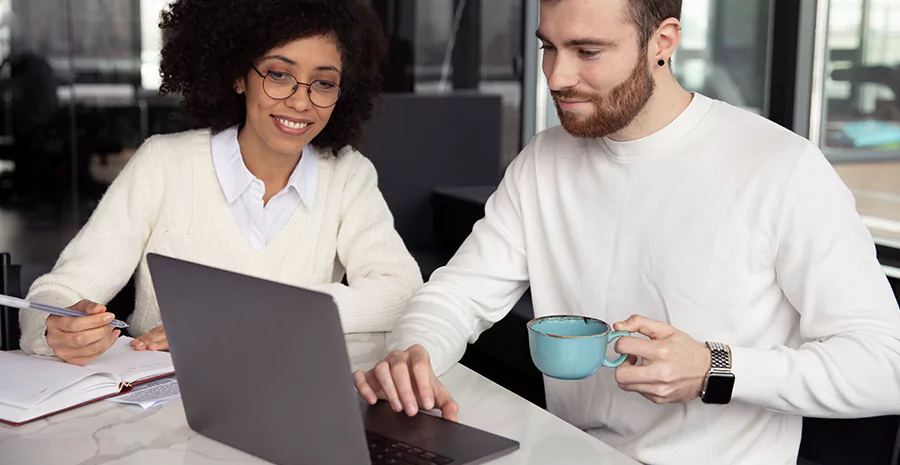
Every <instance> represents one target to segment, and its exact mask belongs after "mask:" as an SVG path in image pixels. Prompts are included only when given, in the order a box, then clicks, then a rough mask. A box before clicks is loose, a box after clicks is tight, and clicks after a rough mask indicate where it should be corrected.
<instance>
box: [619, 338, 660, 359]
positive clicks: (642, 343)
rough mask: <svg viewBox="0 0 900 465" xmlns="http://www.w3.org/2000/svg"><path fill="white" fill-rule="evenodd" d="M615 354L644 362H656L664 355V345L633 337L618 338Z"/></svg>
mask: <svg viewBox="0 0 900 465" xmlns="http://www.w3.org/2000/svg"><path fill="white" fill-rule="evenodd" d="M615 349H616V352H618V353H620V354H628V355H634V356H637V357H641V358H643V359H645V360H658V359H660V358H663V357H664V356H665V355H666V354H665V349H664V345H663V343H662V342H659V341H648V340H646V339H641V338H639V337H634V336H624V337H620V338H619V339H618V340H617V341H616V347H615Z"/></svg>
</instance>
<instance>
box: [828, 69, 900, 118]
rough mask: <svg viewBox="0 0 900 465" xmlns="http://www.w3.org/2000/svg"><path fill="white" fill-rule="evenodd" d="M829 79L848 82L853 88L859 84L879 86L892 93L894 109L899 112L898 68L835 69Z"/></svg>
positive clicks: (899, 74)
mask: <svg viewBox="0 0 900 465" xmlns="http://www.w3.org/2000/svg"><path fill="white" fill-rule="evenodd" d="M831 79H834V80H835V81H844V82H849V83H851V84H852V85H853V86H859V85H861V84H881V85H883V86H885V87H887V88H888V89H891V91H892V92H893V93H894V107H895V108H896V109H897V110H898V111H900V66H896V67H893V68H892V67H889V66H854V67H852V68H849V69H836V70H834V71H832V72H831Z"/></svg>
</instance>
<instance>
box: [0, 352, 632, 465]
mask: <svg viewBox="0 0 900 465" xmlns="http://www.w3.org/2000/svg"><path fill="white" fill-rule="evenodd" d="M347 339H348V349H349V352H350V354H351V359H352V361H353V368H354V369H367V368H370V367H372V366H373V365H374V364H375V362H376V361H377V359H378V357H379V355H380V354H381V348H382V346H383V344H384V335H382V334H356V335H349V336H348V337H347ZM441 381H443V382H444V384H445V385H446V386H447V388H448V389H450V392H451V393H452V394H453V396H454V398H455V399H456V400H457V401H458V402H459V405H460V413H459V421H460V422H462V423H465V424H468V425H471V426H475V427H477V428H481V429H483V430H486V431H490V432H492V433H495V434H499V435H502V436H506V437H508V438H511V439H515V440H516V441H519V443H520V444H521V448H520V449H519V450H518V451H516V452H515V453H513V454H510V455H507V456H505V457H502V458H500V459H498V460H496V461H493V462H490V463H491V464H495V465H513V464H516V465H557V464H566V465H581V464H584V465H587V464H591V465H595V464H600V463H602V464H604V465H638V462H636V461H634V460H632V459H630V458H628V457H627V456H625V455H624V454H622V453H620V452H618V451H616V450H615V449H613V448H612V447H610V446H608V445H606V444H604V443H603V442H601V441H599V440H597V439H595V438H594V437H592V436H590V435H588V434H586V433H584V432H582V431H581V430H579V429H577V428H575V427H574V426H572V425H570V424H568V423H566V422H564V421H562V420H560V419H559V418H557V417H555V416H553V415H551V414H550V413H548V412H546V411H545V410H543V409H541V408H539V407H537V406H535V405H534V404H531V403H530V402H528V401H526V400H524V399H522V398H521V397H519V396H516V395H515V394H513V393H511V392H509V391H507V390H506V389H504V388H502V387H500V386H498V385H496V384H494V383H493V382H491V381H490V380H488V379H487V378H484V377H482V376H480V375H478V374H477V373H475V372H473V371H471V370H469V369H468V368H466V367H464V366H462V365H457V366H456V367H454V368H453V369H451V370H450V371H449V372H448V373H446V374H445V375H444V376H442V377H441ZM264 463H267V462H264V461H262V460H260V459H257V458H256V457H253V456H251V455H248V454H246V453H243V452H241V451H238V450H236V449H233V448H231V447H228V446H226V445H224V444H221V443H218V442H216V441H213V440H211V439H207V438H206V437H204V436H201V435H199V434H197V433H195V432H194V431H192V430H191V429H190V428H188V425H187V421H186V419H185V416H184V408H183V406H182V404H181V402H180V401H174V402H170V403H167V404H163V405H157V406H153V407H150V408H149V409H147V410H143V409H141V407H138V406H132V405H122V404H116V403H113V402H99V403H96V404H92V405H88V406H85V407H81V408H78V409H75V410H73V411H70V412H66V413H62V414H59V415H56V416H53V417H50V418H48V419H46V420H41V421H38V422H35V423H31V424H28V425H25V426H21V427H18V428H13V427H9V426H6V425H2V424H0V464H2V465H45V464H46V465H65V464H78V465H106V464H117V465H209V464H264Z"/></svg>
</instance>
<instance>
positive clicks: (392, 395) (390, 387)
mask: <svg viewBox="0 0 900 465" xmlns="http://www.w3.org/2000/svg"><path fill="white" fill-rule="evenodd" d="M372 371H373V372H374V373H375V379H376V380H378V384H380V385H381V390H382V391H384V398H385V399H387V401H388V402H390V403H391V408H393V409H394V411H395V412H401V411H403V404H402V403H401V402H400V395H399V394H397V388H396V387H394V379H393V376H392V375H391V366H390V364H388V362H386V361H384V360H382V361H380V362H378V363H376V364H375V368H373V369H372Z"/></svg>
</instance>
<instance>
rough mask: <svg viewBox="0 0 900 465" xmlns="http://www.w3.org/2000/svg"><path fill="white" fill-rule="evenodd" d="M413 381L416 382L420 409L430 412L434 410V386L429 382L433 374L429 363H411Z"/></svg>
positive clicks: (419, 361)
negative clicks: (420, 403) (420, 402)
mask: <svg viewBox="0 0 900 465" xmlns="http://www.w3.org/2000/svg"><path fill="white" fill-rule="evenodd" d="M410 365H411V367H412V373H413V379H414V380H415V382H416V389H417V390H418V393H419V400H421V401H422V408H424V409H425V410H431V409H433V408H434V386H432V384H431V380H432V378H433V377H434V372H432V371H431V363H430V362H428V361H422V360H418V361H411V362H410Z"/></svg>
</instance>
